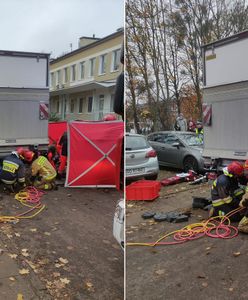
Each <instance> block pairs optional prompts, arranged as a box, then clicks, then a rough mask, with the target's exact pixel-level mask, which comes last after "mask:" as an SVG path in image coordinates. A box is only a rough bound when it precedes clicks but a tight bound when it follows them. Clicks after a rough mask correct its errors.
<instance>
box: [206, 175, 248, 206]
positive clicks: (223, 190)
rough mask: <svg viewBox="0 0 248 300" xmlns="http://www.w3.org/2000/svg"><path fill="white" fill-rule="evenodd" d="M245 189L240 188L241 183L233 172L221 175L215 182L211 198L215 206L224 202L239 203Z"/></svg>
mask: <svg viewBox="0 0 248 300" xmlns="http://www.w3.org/2000/svg"><path fill="white" fill-rule="evenodd" d="M243 194H244V191H243V190H241V189H240V188H239V183H238V180H237V179H236V178H234V177H233V176H232V175H231V174H229V176H228V175H227V174H222V175H220V176H219V177H218V178H217V179H216V180H215V181H214V183H213V185H212V189H211V198H212V204H213V206H220V205H223V204H231V205H234V206H236V205H238V204H239V201H240V200H241V198H242V196H243Z"/></svg>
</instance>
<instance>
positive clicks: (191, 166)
mask: <svg viewBox="0 0 248 300" xmlns="http://www.w3.org/2000/svg"><path fill="white" fill-rule="evenodd" d="M183 169H184V172H188V171H189V170H193V171H195V172H198V170H199V166H198V162H197V160H196V159H195V158H194V157H193V156H188V157H186V158H185V159H184V162H183Z"/></svg>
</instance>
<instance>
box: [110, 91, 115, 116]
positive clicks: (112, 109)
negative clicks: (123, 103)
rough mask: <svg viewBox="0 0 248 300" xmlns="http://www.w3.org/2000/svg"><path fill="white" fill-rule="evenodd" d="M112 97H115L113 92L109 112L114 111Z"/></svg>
mask: <svg viewBox="0 0 248 300" xmlns="http://www.w3.org/2000/svg"><path fill="white" fill-rule="evenodd" d="M114 99H115V95H114V94H111V98H110V108H109V109H110V110H109V111H111V112H113V111H114Z"/></svg>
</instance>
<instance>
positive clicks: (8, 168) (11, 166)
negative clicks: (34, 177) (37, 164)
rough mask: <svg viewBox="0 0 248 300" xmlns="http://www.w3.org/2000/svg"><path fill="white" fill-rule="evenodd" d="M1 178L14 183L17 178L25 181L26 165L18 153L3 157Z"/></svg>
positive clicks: (5, 181)
mask: <svg viewBox="0 0 248 300" xmlns="http://www.w3.org/2000/svg"><path fill="white" fill-rule="evenodd" d="M0 179H1V180H2V181H3V182H4V183H6V184H13V183H15V182H16V180H17V181H18V182H20V183H25V166H24V163H23V162H22V160H21V159H20V158H18V157H17V155H16V154H14V153H12V154H10V155H9V156H6V157H5V158H4V159H3V164H2V167H1V169H0Z"/></svg>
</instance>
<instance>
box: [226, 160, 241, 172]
mask: <svg viewBox="0 0 248 300" xmlns="http://www.w3.org/2000/svg"><path fill="white" fill-rule="evenodd" d="M227 170H228V172H229V173H230V174H233V175H236V176H242V175H243V174H244V167H243V166H242V165H241V163H239V162H238V161H233V162H232V163H230V164H229V165H228V166H227Z"/></svg>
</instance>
